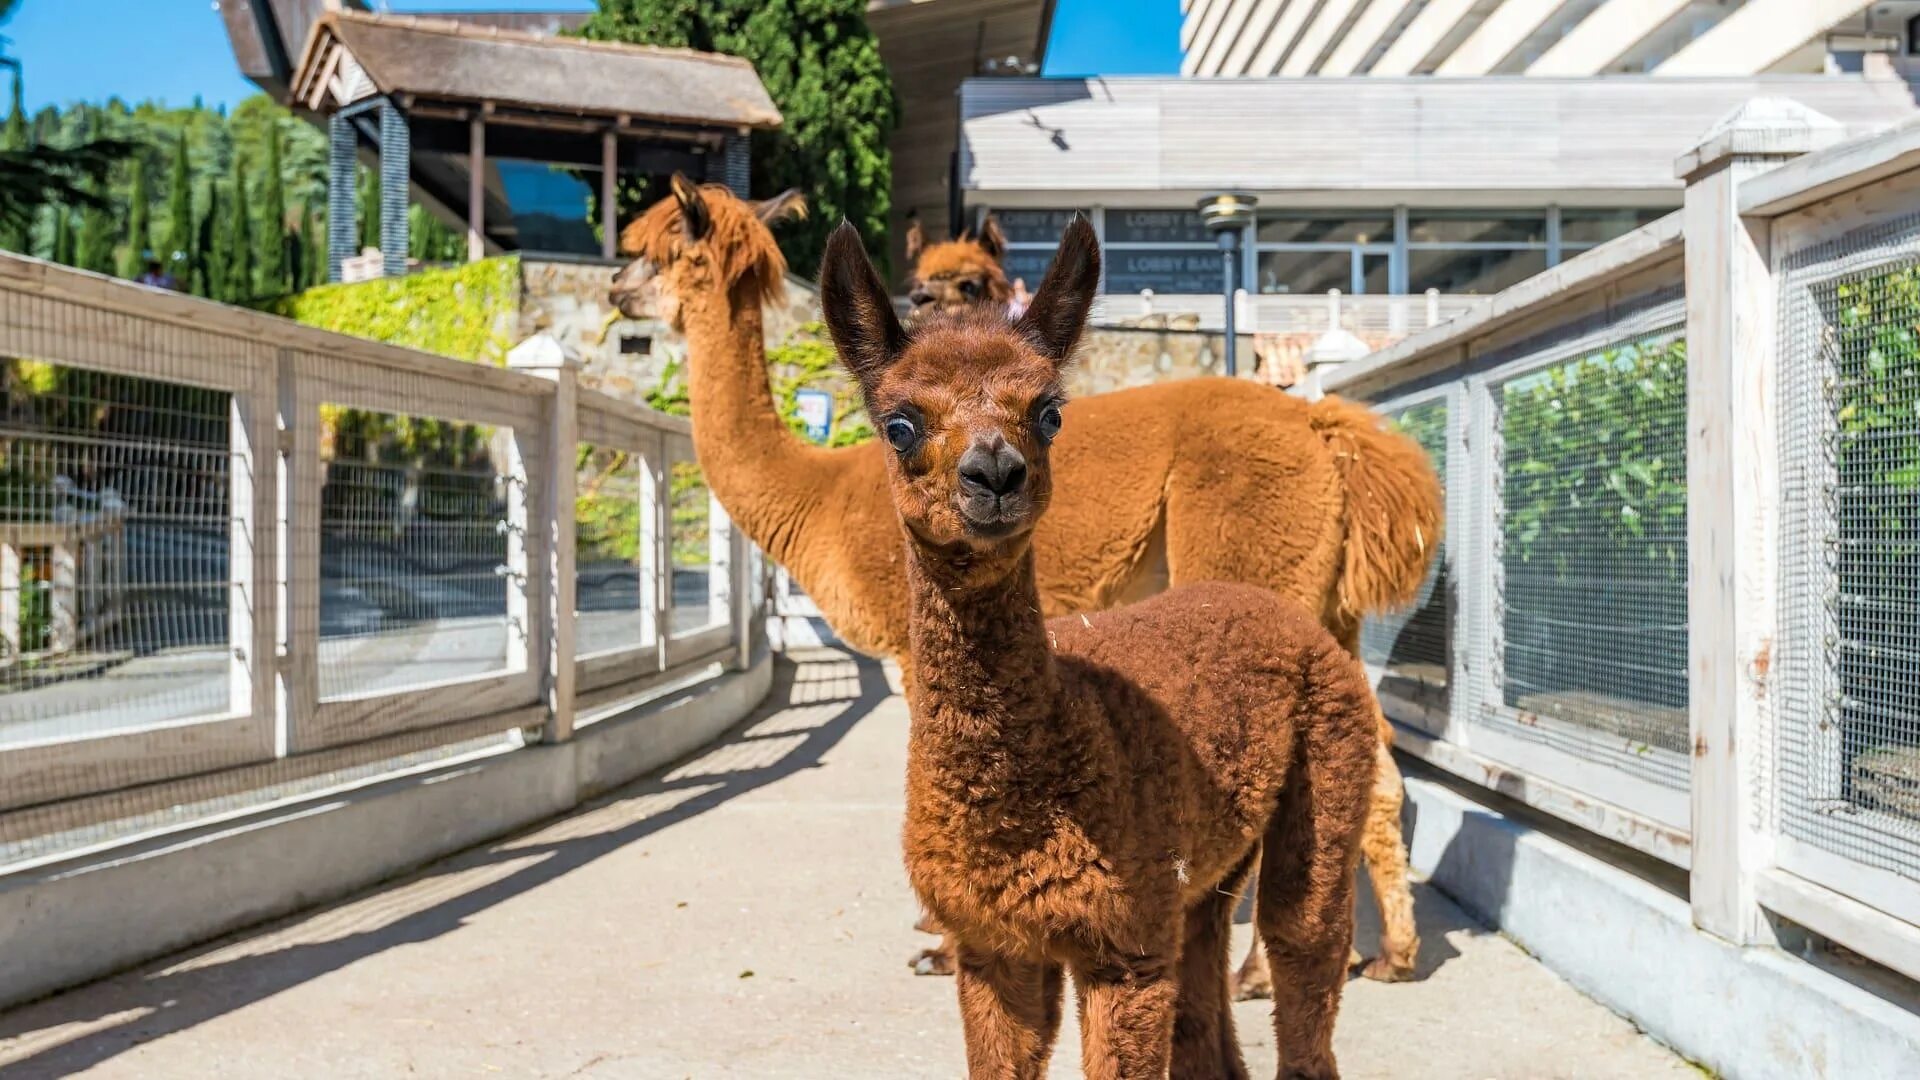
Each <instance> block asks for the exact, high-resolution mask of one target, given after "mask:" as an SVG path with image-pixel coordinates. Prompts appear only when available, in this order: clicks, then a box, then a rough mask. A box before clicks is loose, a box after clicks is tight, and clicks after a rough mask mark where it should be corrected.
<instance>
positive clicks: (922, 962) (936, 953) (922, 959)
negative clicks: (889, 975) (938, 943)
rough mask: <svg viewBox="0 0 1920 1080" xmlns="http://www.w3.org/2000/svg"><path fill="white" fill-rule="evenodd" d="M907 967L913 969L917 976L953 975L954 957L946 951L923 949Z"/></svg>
mask: <svg viewBox="0 0 1920 1080" xmlns="http://www.w3.org/2000/svg"><path fill="white" fill-rule="evenodd" d="M907 966H908V967H910V968H912V969H913V973H914V974H915V975H951V974H953V957H952V956H949V955H948V954H947V952H946V951H945V950H944V949H921V950H920V952H919V953H918V954H917V955H915V956H914V958H913V959H912V960H910V961H908V962H907Z"/></svg>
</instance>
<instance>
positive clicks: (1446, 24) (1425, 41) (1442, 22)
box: [1367, 0, 1474, 75]
mask: <svg viewBox="0 0 1920 1080" xmlns="http://www.w3.org/2000/svg"><path fill="white" fill-rule="evenodd" d="M1473 3H1474V0H1432V2H1431V3H1429V4H1428V5H1427V6H1426V7H1424V8H1421V9H1420V14H1418V15H1415V16H1414V17H1413V21H1412V22H1410V23H1408V24H1407V28H1406V29H1405V30H1402V31H1400V36H1399V37H1397V38H1395V39H1394V41H1393V44H1392V45H1390V46H1388V47H1387V51H1386V52H1385V53H1383V54H1382V55H1381V57H1380V62H1379V63H1377V64H1375V65H1373V68H1372V70H1370V71H1368V72H1367V74H1369V75H1411V74H1412V73H1413V71H1414V69H1415V68H1418V67H1419V66H1420V63H1421V61H1423V60H1425V59H1426V58H1427V54H1428V53H1430V52H1432V51H1433V50H1434V49H1435V48H1436V47H1438V46H1439V44H1440V42H1441V41H1443V40H1445V38H1446V36H1447V35H1448V34H1450V33H1452V32H1453V28H1454V27H1456V26H1458V25H1460V20H1461V19H1464V18H1466V16H1467V12H1468V11H1469V10H1470V9H1472V7H1473Z"/></svg>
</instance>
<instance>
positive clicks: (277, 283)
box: [259, 122, 289, 294]
mask: <svg viewBox="0 0 1920 1080" xmlns="http://www.w3.org/2000/svg"><path fill="white" fill-rule="evenodd" d="M266 141H267V169H266V175H265V176H264V177H263V178H262V184H263V187H262V190H261V193H260V259H259V263H260V291H261V292H262V293H263V294H278V293H283V292H285V291H287V286H288V283H289V279H288V274H287V186H286V179H285V177H283V176H282V175H281V163H280V130H279V125H278V123H277V122H276V123H272V124H270V125H269V127H268V128H267V140H266Z"/></svg>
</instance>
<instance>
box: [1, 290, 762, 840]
mask: <svg viewBox="0 0 1920 1080" xmlns="http://www.w3.org/2000/svg"><path fill="white" fill-rule="evenodd" d="M0 355H4V356H7V357H18V358H23V359H31V360H35V361H43V362H48V363H53V364H58V365H61V366H63V367H69V368H75V369H84V370H88V371H99V372H106V373H111V374H116V375H128V376H134V377H138V378H142V379H159V380H165V381H167V382H170V383H178V384H183V385H188V386H196V387H202V388H208V389H214V390H219V391H224V392H227V393H229V394H230V395H231V403H232V404H231V410H230V433H231V438H230V451H231V454H232V463H233V465H232V471H231V477H230V486H229V492H228V505H229V508H230V522H229V525H230V529H229V548H228V552H229V555H228V559H229V565H230V577H231V582H230V584H231V585H232V589H231V596H232V601H231V603H230V605H229V609H228V632H229V638H228V645H229V647H230V659H229V661H228V671H229V679H230V686H231V688H232V696H231V707H230V709H229V710H228V711H227V712H225V713H222V714H220V715H209V716H200V717H193V718H191V719H189V720H185V721H179V722H168V723H165V724H160V725H155V726H152V727H150V728H141V729H133V730H115V731H111V732H109V733H107V734H104V735H90V736H85V737H74V738H55V739H46V740H41V741H39V742H32V743H12V744H7V745H5V746H0V815H4V814H5V813H7V812H9V811H14V810H19V809H21V808H24V807H34V808H36V810H43V809H44V808H45V807H47V806H48V805H50V804H52V805H71V806H72V807H73V808H74V810H73V812H72V814H71V815H68V817H70V818H71V820H70V821H66V822H64V824H66V825H68V826H72V827H82V826H85V825H87V824H89V823H90V822H92V821H94V820H98V819H99V816H100V815H101V814H102V813H104V812H106V811H107V810H109V809H110V808H111V807H110V805H109V804H110V803H111V799H102V798H101V797H100V796H102V794H103V793H106V792H109V791H115V790H124V789H127V788H130V787H133V786H136V785H160V786H162V787H164V786H165V784H166V783H168V782H182V783H185V782H188V781H185V780H183V778H186V777H189V776H195V777H198V776H206V775H211V774H216V773H218V772H220V771H221V770H232V769H238V768H241V767H249V766H256V765H258V764H260V763H268V762H275V761H280V760H284V759H289V758H297V757H300V756H301V755H306V754H310V753H314V752H316V751H323V750H325V751H333V750H337V749H339V748H342V747H360V746H365V747H368V748H369V750H372V749H373V748H376V747H378V746H380V745H385V744H393V743H395V742H396V740H395V739H394V737H395V736H397V735H401V734H405V735H407V738H406V739H405V740H404V741H405V742H406V743H407V745H408V746H409V747H410V748H411V749H413V750H418V749H419V748H421V747H422V746H425V745H435V744H439V743H446V744H452V743H456V742H459V741H461V740H463V739H471V738H472V737H473V736H474V735H475V734H477V733H480V732H481V731H483V730H486V731H495V732H504V731H509V730H512V729H527V730H528V732H529V733H530V734H531V733H532V732H533V731H534V730H535V729H538V732H539V735H538V737H539V738H540V739H541V740H542V741H546V742H557V741H564V740H567V739H569V738H570V737H571V736H572V733H573V729H574V726H575V723H576V717H577V716H578V715H579V714H581V713H584V712H587V711H589V710H601V711H605V710H607V709H609V708H610V707H613V706H617V705H619V704H620V703H622V702H626V701H631V700H633V699H634V698H635V697H637V696H639V695H641V694H644V693H646V692H647V691H648V690H649V689H651V688H653V687H655V686H659V685H662V684H666V683H678V682H682V681H685V680H688V679H692V678H697V677H699V676H701V675H702V674H703V673H706V672H709V671H711V670H713V669H714V668H715V665H718V668H719V670H738V669H741V668H743V667H745V666H746V665H747V663H748V660H749V657H750V656H751V652H752V649H753V647H754V645H755V643H756V642H757V641H759V640H760V635H762V633H763V628H761V627H758V626H756V625H755V620H754V619H753V617H752V615H753V612H754V608H753V607H752V606H751V605H752V604H753V603H754V597H755V596H756V595H758V594H759V591H758V590H756V588H755V583H754V582H753V581H752V580H751V579H752V577H753V576H754V575H755V574H758V573H760V572H761V570H762V566H763V562H762V560H761V558H760V556H759V553H758V551H757V550H754V549H753V548H751V546H750V545H749V544H748V543H747V542H746V540H745V539H744V537H743V536H742V535H741V534H740V533H739V532H738V531H737V530H735V529H732V528H731V526H730V525H729V524H728V522H727V519H726V516H725V514H724V512H722V511H721V510H720V508H719V504H718V502H717V501H716V502H712V503H711V514H712V516H711V519H710V520H711V529H712V536H713V544H712V551H713V555H714V560H713V565H712V572H713V573H714V574H716V575H721V577H722V581H720V582H716V584H715V593H716V596H724V597H725V598H726V599H727V604H726V606H725V607H724V609H723V610H722V612H720V613H719V615H720V618H718V619H717V621H715V622H713V623H712V624H711V625H709V626H708V627H706V628H705V629H703V630H701V631H700V632H698V633H691V634H686V635H681V636H675V635H673V634H671V633H668V632H666V628H668V627H669V626H671V607H672V602H673V601H672V590H671V588H670V587H669V585H668V582H667V580H666V579H667V575H668V574H670V572H671V571H670V560H669V559H668V557H667V553H666V551H665V550H664V546H663V545H664V544H665V543H666V539H665V538H666V536H667V531H668V530H667V529H666V528H665V514H666V512H667V511H666V507H665V505H664V502H665V500H664V499H659V498H654V499H651V500H649V501H648V502H647V503H646V504H645V506H644V508H643V511H642V512H643V513H645V514H646V515H647V516H648V517H649V519H650V520H651V522H652V528H651V529H650V530H649V531H648V533H647V534H646V535H647V536H648V539H649V541H650V543H651V545H652V546H651V548H650V549H649V550H647V551H646V552H645V557H644V560H643V566H644V568H645V571H646V572H648V573H651V574H652V575H653V587H652V590H651V594H652V595H651V603H650V607H651V611H650V615H649V617H650V618H651V619H652V620H653V625H654V627H655V628H656V629H657V631H658V632H657V633H656V634H655V635H654V637H653V640H652V641H650V642H648V643H647V644H646V646H645V647H643V648H634V649H616V650H612V651H609V652H603V653H602V654H600V655H594V656H582V657H576V656H575V653H574V647H573V642H574V629H575V622H576V619H575V616H576V612H575V609H574V594H575V579H574V571H575V567H574V561H575V558H574V556H575V552H574V541H575V523H574V520H573V510H574V494H575V489H576V477H575V454H576V448H577V447H578V445H579V444H580V443H582V442H594V441H600V442H604V443H606V444H607V445H615V446H619V447H621V448H623V449H628V450H631V451H636V452H638V453H639V455H640V457H641V459H642V460H643V461H644V462H645V468H646V469H647V474H646V475H647V478H648V480H649V483H650V487H649V490H664V488H663V485H664V478H665V470H666V468H667V462H668V460H669V459H670V458H671V457H672V456H674V455H676V454H677V455H680V456H684V457H688V458H691V456H692V443H691V426H690V425H689V423H688V422H687V421H686V420H685V419H683V418H680V417H674V416H668V415H665V414H661V413H657V412H654V411H652V410H650V409H646V408H643V407H640V406H637V405H633V404H630V403H628V402H624V401H620V400H617V399H614V398H611V397H607V396H605V395H602V394H599V393H596V392H593V391H590V390H585V389H582V388H581V387H579V385H578V383H577V374H576V372H577V360H574V359H573V358H571V357H568V356H565V355H563V354H562V352H561V350H560V348H559V346H558V345H557V343H554V342H552V340H551V339H544V338H536V339H535V340H534V341H533V342H530V343H529V344H528V346H525V347H523V348H521V349H517V350H515V353H514V356H513V358H512V361H511V362H510V368H515V369H518V370H510V369H501V368H493V367H487V366H481V365H476V364H470V363H462V362H459V361H456V360H452V359H449V358H446V357H440V356H433V355H428V354H425V353H420V352H415V351H411V350H407V349H402V348H397V347H393V346H388V345H384V344H380V343H377V342H372V341H367V340H363V339H359V338H353V337H348V336H345V335H340V334H333V333H328V332H324V331H320V330H316V329H313V328H310V327H304V326H300V325H297V324H294V323H290V322H287V321H285V320H282V319H278V318H274V317H271V316H267V315H263V314H259V313H256V312H251V311H246V310H242V309H237V308H232V307H227V306H224V305H219V304H213V303H209V302H205V301H201V300H197V299H193V298H190V297H184V296H179V295H175V294H171V293H165V292H160V291H157V290H153V289H147V288H142V287H138V286H135V285H132V284H129V283H126V282H121V281H115V280H113V279H110V278H105V277H101V276H98V275H93V274H88V273H83V272H79V271H75V270H71V269H68V268H66V267H61V266H56V265H52V264H48V263H44V262H40V261H37V260H32V259H25V258H19V257H15V256H11V255H0ZM323 403H324V404H332V405H344V406H351V407H356V408H363V409H371V410H380V411H384V412H393V413H405V414H409V415H416V416H431V417H439V418H445V419H454V420H460V421H466V422H472V423H476V424H485V425H495V426H498V428H500V429H503V430H506V431H509V432H510V437H509V439H508V442H507V447H508V449H507V452H506V454H505V458H506V461H507V466H508V467H507V474H508V475H507V479H508V481H509V482H508V484H507V487H508V489H509V494H508V496H507V499H508V503H507V505H508V507H509V514H508V520H507V521H505V522H503V523H502V527H503V531H504V532H506V533H507V534H508V536H509V539H508V542H507V551H508V557H507V560H506V564H505V566H504V567H503V576H504V577H506V578H507V579H508V580H509V585H508V589H507V595H508V598H509V599H508V614H509V620H510V625H511V624H512V623H517V624H518V625H519V626H520V627H521V632H520V633H519V634H517V635H514V634H510V635H509V653H508V663H507V665H506V668H505V669H504V670H502V671H499V672H495V673H491V674H487V675H483V676H480V677H477V678H460V679H452V680H448V681H446V682H444V683H440V684H433V685H419V686H408V687H407V688H405V689H404V690H400V691H397V692H380V693H369V694H357V695H345V696H336V697H329V698H325V699H323V698H322V696H321V694H320V690H319V679H318V674H317V671H316V668H317V665H318V657H319V646H320V627H319V610H320V599H319V586H320V573H321V571H320V561H319V550H320V531H321V530H320V522H319V514H320V508H321V499H320V491H321V485H322V482H323V481H322V475H321V472H322V457H321V448H320V442H319V440H320V426H321V425H320V411H319V410H320V406H321V405H322V404H323ZM5 533H6V527H5V526H0V536H4V534H5ZM6 546H7V549H8V550H13V547H14V545H11V544H8V545H6ZM16 619H17V615H16ZM322 756H326V755H322Z"/></svg>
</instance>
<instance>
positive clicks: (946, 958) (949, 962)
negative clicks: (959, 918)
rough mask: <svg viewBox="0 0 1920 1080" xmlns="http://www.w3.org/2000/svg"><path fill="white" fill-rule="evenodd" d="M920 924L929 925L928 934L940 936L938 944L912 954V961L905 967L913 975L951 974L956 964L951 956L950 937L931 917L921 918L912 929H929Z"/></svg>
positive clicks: (951, 943)
mask: <svg viewBox="0 0 1920 1080" xmlns="http://www.w3.org/2000/svg"><path fill="white" fill-rule="evenodd" d="M922 924H930V932H932V933H935V934H939V935H940V944H938V945H935V946H934V947H933V948H931V949H921V950H920V951H919V952H917V953H914V954H913V959H911V960H909V961H907V966H908V967H910V968H912V969H913V973H914V974H915V975H951V974H953V971H954V968H955V967H956V966H957V963H956V961H955V960H954V955H953V937H952V935H949V934H946V933H944V932H942V931H941V929H940V924H939V922H938V921H937V920H935V919H934V917H933V916H931V915H927V916H923V917H922V919H921V921H920V922H919V923H915V924H914V929H916V930H920V929H928V928H929V927H928V926H923V925H922Z"/></svg>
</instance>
